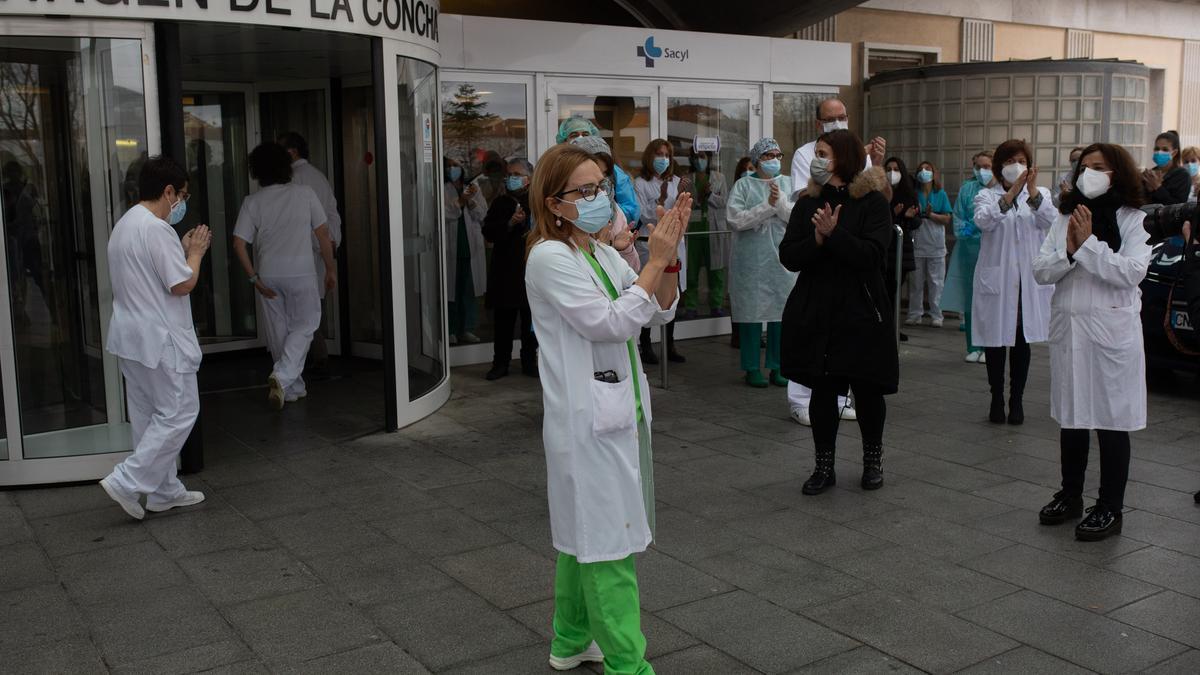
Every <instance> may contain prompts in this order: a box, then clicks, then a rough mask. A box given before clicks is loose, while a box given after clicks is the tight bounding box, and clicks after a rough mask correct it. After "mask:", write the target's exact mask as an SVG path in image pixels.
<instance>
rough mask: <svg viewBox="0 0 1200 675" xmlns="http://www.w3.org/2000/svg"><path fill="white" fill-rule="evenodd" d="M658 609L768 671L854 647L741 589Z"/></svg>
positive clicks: (736, 656)
mask: <svg viewBox="0 0 1200 675" xmlns="http://www.w3.org/2000/svg"><path fill="white" fill-rule="evenodd" d="M659 614H660V615H661V616H662V617H663V618H664V619H666V620H667V621H670V622H671V623H673V624H675V625H676V626H678V627H680V628H682V629H683V630H685V631H687V632H689V633H691V634H692V635H695V636H696V637H698V638H700V639H701V640H703V641H705V642H707V643H708V644H710V645H713V646H714V647H716V648H717V649H720V650H721V651H723V652H725V653H726V654H729V655H730V656H732V657H734V658H736V659H737V660H739V661H742V662H743V663H746V664H749V665H750V666H753V667H754V668H757V669H759V670H761V671H763V672H768V673H780V672H786V671H788V670H791V669H794V668H797V667H799V666H802V665H805V664H808V663H812V662H813V661H817V660H819V659H823V658H825V657H827V656H831V655H833V654H837V653H839V652H843V651H846V650H848V649H851V648H853V647H855V646H857V645H856V643H855V642H854V641H853V640H850V639H848V638H846V637H843V636H841V635H838V634H837V633H834V632H833V631H830V630H828V629H826V628H824V627H822V626H819V625H817V624H815V623H813V622H812V621H809V620H808V619H805V618H802V617H800V616H797V615H795V614H792V613H791V612H788V611H787V610H785V609H783V608H781V607H778V606H776V605H772V604H771V603H769V602H767V601H765V600H763V599H761V598H757V597H755V596H753V595H751V594H749V593H746V592H745V591H734V592H732V593H726V594H724V595H719V596H716V597H713V598H708V599H705V600H699V601H697V602H694V603H691V604H688V605H683V606H680V607H675V608H673V609H669V610H666V611H663V612H660V613H659Z"/></svg>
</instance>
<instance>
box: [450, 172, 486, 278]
mask: <svg viewBox="0 0 1200 675" xmlns="http://www.w3.org/2000/svg"><path fill="white" fill-rule="evenodd" d="M475 187H476V190H475V195H474V196H473V197H471V199H470V201H468V202H467V205H466V207H460V206H459V205H458V194H459V193H458V190H457V189H455V187H454V184H453V183H446V185H445V190H444V193H445V194H444V197H445V204H446V221H445V222H446V227H445V230H446V231H445V238H446V284H447V285H446V297H447V298H451V301H452V302H453V298H456V297H458V294H457V293H458V286H457V283H458V281H457V280H458V277H457V276H456V275H457V272H458V217H459V216H460V215H461V216H464V217H465V218H466V220H467V245H468V246H469V247H470V248H471V284H472V285H473V286H474V287H475V288H474V293H475V297H477V298H478V297H479V296H481V295H483V294H484V293H486V292H487V260H486V258H485V257H484V249H485V248H486V247H487V243H486V242H485V241H484V240H483V217H484V216H486V215H487V210H488V207H487V201H486V200H485V199H484V198H483V189H482V188H481V187H480V186H478V185H476V186H475Z"/></svg>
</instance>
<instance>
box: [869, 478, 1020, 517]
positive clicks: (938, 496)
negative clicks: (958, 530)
mask: <svg viewBox="0 0 1200 675" xmlns="http://www.w3.org/2000/svg"><path fill="white" fill-rule="evenodd" d="M1002 480H1004V478H1002V477H1001V479H1000V480H998V481H997V483H999V482H1001V481H1002ZM872 496H873V497H875V498H876V499H881V500H883V501H885V502H889V503H891V504H895V505H896V506H899V507H902V508H905V509H911V510H913V511H918V512H920V513H924V514H927V515H930V516H933V517H936V518H939V519H943V520H949V521H951V522H955V523H963V524H966V523H969V522H971V521H973V520H977V519H979V518H984V517H986V516H992V515H996V514H999V513H1004V512H1005V511H1010V510H1011V509H1009V508H1008V507H1007V506H1005V505H1004V504H997V503H996V502H993V501H991V500H988V499H981V498H979V497H975V496H972V495H969V494H967V493H965V492H959V491H957V490H951V489H949V488H944V487H941V486H940V485H933V484H931V483H926V482H923V481H920V480H906V481H901V482H897V481H892V482H890V483H888V484H886V485H884V487H883V489H881V490H878V491H876V492H874V493H873V494H872Z"/></svg>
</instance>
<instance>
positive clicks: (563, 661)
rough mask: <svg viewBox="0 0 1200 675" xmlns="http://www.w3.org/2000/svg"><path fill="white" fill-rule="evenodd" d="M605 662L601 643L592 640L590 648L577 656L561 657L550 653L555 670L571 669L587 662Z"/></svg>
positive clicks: (551, 664)
mask: <svg viewBox="0 0 1200 675" xmlns="http://www.w3.org/2000/svg"><path fill="white" fill-rule="evenodd" d="M589 661H590V662H592V663H604V652H602V651H600V645H598V644H596V643H595V642H592V644H590V645H588V648H587V649H585V650H583V651H582V652H580V653H578V654H576V655H575V656H567V657H560V656H555V655H553V654H551V655H550V667H551V668H553V669H555V670H571V669H572V668H578V667H579V666H582V665H583V664H584V663H586V662H589Z"/></svg>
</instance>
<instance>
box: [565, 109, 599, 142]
mask: <svg viewBox="0 0 1200 675" xmlns="http://www.w3.org/2000/svg"><path fill="white" fill-rule="evenodd" d="M575 131H586V132H588V133H589V134H591V135H592V136H599V135H600V130H599V129H597V128H596V125H595V124H592V123H591V121H590V120H586V119H584V118H582V117H579V116H577V115H572V116H571V117H568V118H567V119H565V120H563V121H562V124H560V125H558V136H557V137H556V140H557V142H559V143H565V142H566V140H567V136H570V135H571V133H572V132H575Z"/></svg>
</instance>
